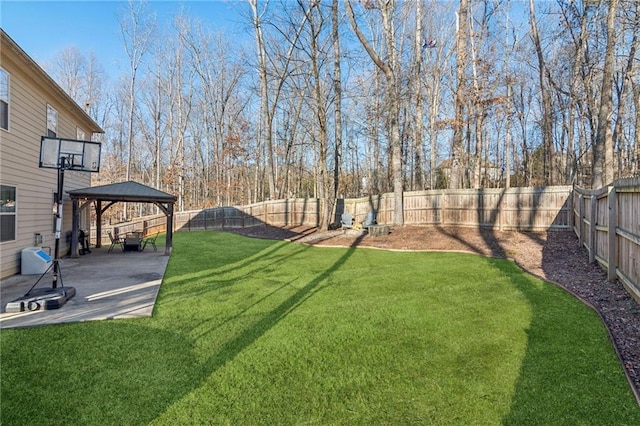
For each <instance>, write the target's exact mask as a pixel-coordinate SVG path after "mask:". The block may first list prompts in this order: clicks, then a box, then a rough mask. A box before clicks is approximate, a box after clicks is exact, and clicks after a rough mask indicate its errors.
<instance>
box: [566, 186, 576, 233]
mask: <svg viewBox="0 0 640 426" xmlns="http://www.w3.org/2000/svg"><path fill="white" fill-rule="evenodd" d="M568 208H569V212H568V214H569V216H568V217H567V225H568V226H569V229H573V226H574V223H573V222H574V219H575V218H574V216H573V188H572V190H571V191H569V206H568Z"/></svg>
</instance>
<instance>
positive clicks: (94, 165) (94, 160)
mask: <svg viewBox="0 0 640 426" xmlns="http://www.w3.org/2000/svg"><path fill="white" fill-rule="evenodd" d="M101 147H102V146H101V144H100V143H98V142H91V141H81V140H75V139H62V138H50V137H47V136H43V137H42V139H41V141H40V167H43V168H48V169H61V168H63V169H69V170H77V171H81V172H99V171H100V149H101Z"/></svg>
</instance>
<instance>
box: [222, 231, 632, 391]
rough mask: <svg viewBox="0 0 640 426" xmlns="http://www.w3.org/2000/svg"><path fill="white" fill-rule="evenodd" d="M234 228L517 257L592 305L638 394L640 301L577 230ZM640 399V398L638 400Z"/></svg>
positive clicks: (312, 240)
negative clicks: (373, 232) (379, 232)
mask: <svg viewBox="0 0 640 426" xmlns="http://www.w3.org/2000/svg"><path fill="white" fill-rule="evenodd" d="M232 232H236V233H238V234H242V235H246V236H250V237H255V238H269V239H276V240H287V241H294V242H298V243H301V244H309V245H319V246H341V247H349V246H358V247H375V248H382V249H390V250H435V251H465V252H472V253H477V254H480V255H483V256H492V257H498V258H509V259H513V260H514V261H515V262H516V263H517V264H518V265H520V266H521V267H522V268H523V269H525V270H526V271H528V272H529V273H531V274H533V275H536V276H538V277H540V278H543V279H545V280H547V281H551V282H554V283H556V284H558V285H559V286H561V287H562V288H564V289H566V290H568V291H569V292H570V293H573V294H574V295H575V296H577V297H578V298H579V299H581V300H582V301H583V302H586V303H587V304H589V305H591V306H592V307H593V308H594V309H595V310H596V311H597V312H598V313H599V314H600V316H601V317H602V319H603V321H604V323H605V325H606V326H607V328H608V329H609V333H610V335H611V338H612V341H613V343H614V346H615V347H616V348H617V351H618V354H619V356H620V359H621V361H622V364H623V367H624V369H625V371H626V373H627V377H628V378H629V381H630V383H631V385H632V387H633V388H634V391H635V394H636V399H638V393H639V392H638V390H640V304H638V303H637V302H636V301H635V300H634V299H633V298H632V297H631V296H630V295H629V294H628V293H627V292H626V291H625V289H624V288H623V287H622V285H621V284H620V283H619V282H618V281H615V282H609V281H607V274H606V272H605V271H603V270H602V269H601V268H600V267H599V266H598V265H597V264H596V263H589V257H588V253H587V251H586V250H585V249H584V248H583V247H580V246H579V244H578V239H577V237H576V236H575V234H574V233H573V232H569V231H558V232H543V233H533V232H530V233H529V232H498V231H492V230H486V229H473V228H446V227H435V226H434V227H431V226H430V227H416V226H405V227H398V228H395V229H392V230H391V233H390V234H388V235H386V236H381V237H372V236H369V235H367V234H366V233H364V232H362V231H358V230H346V231H343V230H336V231H319V230H317V229H316V228H309V227H294V228H278V227H273V226H259V227H254V228H245V229H237V230H233V231H232ZM639 403H640V402H639Z"/></svg>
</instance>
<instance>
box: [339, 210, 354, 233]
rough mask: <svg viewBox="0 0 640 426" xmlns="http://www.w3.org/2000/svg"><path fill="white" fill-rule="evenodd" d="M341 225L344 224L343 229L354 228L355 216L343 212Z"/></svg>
mask: <svg viewBox="0 0 640 426" xmlns="http://www.w3.org/2000/svg"><path fill="white" fill-rule="evenodd" d="M340 225H342V229H351V228H353V216H351V214H350V213H343V214H342V218H341V219H340Z"/></svg>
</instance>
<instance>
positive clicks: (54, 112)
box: [47, 103, 58, 138]
mask: <svg viewBox="0 0 640 426" xmlns="http://www.w3.org/2000/svg"><path fill="white" fill-rule="evenodd" d="M50 112H51V115H50V114H49V113H50ZM49 117H51V118H52V119H53V120H52V121H53V123H52V124H53V126H52V127H54V128H53V129H52V128H51V127H49V124H50V123H51V122H50V121H49ZM47 136H48V137H50V138H55V137H57V136H58V110H57V109H55V108H54V107H53V105H51V104H50V103H47Z"/></svg>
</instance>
